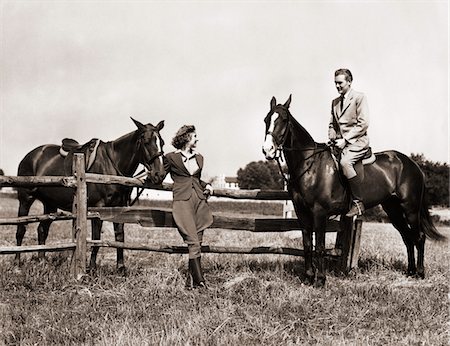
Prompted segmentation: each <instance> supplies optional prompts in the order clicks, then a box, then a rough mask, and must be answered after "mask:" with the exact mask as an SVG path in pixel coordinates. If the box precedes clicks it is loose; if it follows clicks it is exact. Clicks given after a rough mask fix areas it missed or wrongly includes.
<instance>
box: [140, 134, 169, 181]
mask: <svg viewBox="0 0 450 346" xmlns="http://www.w3.org/2000/svg"><path fill="white" fill-rule="evenodd" d="M155 132H156V135H157V136H158V139H159V142H160V143H161V145H160V150H159V151H158V152H156V153H155V154H153V155H149V152H148V150H147V146H146V145H145V143H144V134H145V132H144V133H142V134H141V135H140V137H139V139H138V141H137V143H136V146H137V151H138V152H139V153H140V157H139V162H140V163H142V164H143V165H144V166H146V168H147V169H148V170H149V171H150V172H151V167H150V165H151V164H152V163H153V162H154V161H155V160H156V159H157V158H158V157H160V156H163V155H164V151H163V150H162V143H163V140H162V138H161V136H160V134H159V132H157V131H155ZM147 156H150V159H149V160H147V161H146V162H145V163H144V161H145V158H146V157H147ZM147 166H148V167H147Z"/></svg>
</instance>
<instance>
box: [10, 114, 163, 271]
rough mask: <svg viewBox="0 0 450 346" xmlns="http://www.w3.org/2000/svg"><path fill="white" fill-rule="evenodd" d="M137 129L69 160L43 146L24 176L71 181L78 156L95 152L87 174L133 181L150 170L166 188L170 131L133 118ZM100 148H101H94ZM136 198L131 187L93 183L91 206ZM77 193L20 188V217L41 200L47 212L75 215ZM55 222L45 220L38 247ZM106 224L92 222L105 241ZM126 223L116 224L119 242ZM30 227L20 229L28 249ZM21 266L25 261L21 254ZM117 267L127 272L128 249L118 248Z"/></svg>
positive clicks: (29, 159) (27, 160)
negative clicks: (138, 173)
mask: <svg viewBox="0 0 450 346" xmlns="http://www.w3.org/2000/svg"><path fill="white" fill-rule="evenodd" d="M132 120H133V121H134V123H135V124H136V126H137V130H135V131H133V132H131V133H128V134H126V135H123V136H122V137H120V138H118V139H116V140H114V141H111V142H107V143H105V142H101V141H91V142H89V143H87V144H85V145H84V146H79V147H78V148H74V149H72V150H71V151H70V152H69V155H68V156H67V157H63V156H62V155H61V153H60V148H61V147H60V146H59V145H54V144H47V145H42V146H40V147H38V148H36V149H34V150H33V151H31V152H30V153H28V154H27V155H26V156H25V157H24V158H23V160H22V161H21V162H20V164H19V169H18V175H19V176H68V175H70V174H71V173H72V157H73V153H74V152H84V153H86V154H89V153H90V158H89V160H88V163H87V165H86V166H87V167H86V170H87V172H90V173H98V174H108V175H118V176H125V177H131V176H132V175H133V173H134V172H135V171H136V169H137V167H138V165H139V164H142V165H144V167H145V168H146V170H147V173H148V178H149V180H150V182H151V183H153V184H160V183H161V182H162V180H163V179H164V176H165V172H164V164H163V161H162V155H163V150H162V147H163V141H162V138H161V136H160V134H159V131H160V130H161V129H162V128H163V127H164V121H161V122H160V123H159V124H158V125H156V126H153V125H152V124H147V125H143V124H141V123H140V122H139V121H136V120H134V119H133V118H132ZM92 147H95V149H92ZM130 194H131V188H130V187H126V186H123V185H117V184H114V185H106V184H88V192H87V195H88V206H89V207H116V206H126V205H127V204H128V201H129V197H130ZM73 195H74V194H73V189H71V188H66V187H36V188H19V189H18V198H19V213H18V214H19V216H25V215H28V212H29V210H30V207H31V205H32V204H33V202H34V201H35V200H36V199H38V200H40V201H41V202H42V203H43V205H44V213H45V214H48V213H54V212H56V210H57V209H58V208H60V209H63V210H68V211H70V210H72V203H73ZM51 223H52V220H46V221H42V222H41V223H40V224H39V226H38V242H39V244H45V241H46V239H47V236H48V230H49V227H50V224H51ZM102 223H103V221H101V220H99V219H93V220H92V239H94V240H99V239H100V231H101V227H102ZM123 228H124V227H123V224H119V223H114V234H115V239H116V241H121V242H123V241H124V230H123ZM25 232H26V228H25V225H23V224H20V225H19V226H17V233H16V239H17V245H18V246H20V245H21V244H22V240H23V237H24V235H25ZM97 252H98V247H93V249H92V253H91V260H90V269H95V266H96V258H97ZM16 260H17V261H18V262H20V257H19V256H18V255H16ZM117 268H118V269H119V270H123V269H124V268H125V267H124V261H123V249H117Z"/></svg>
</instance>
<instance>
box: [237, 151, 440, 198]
mask: <svg viewBox="0 0 450 346" xmlns="http://www.w3.org/2000/svg"><path fill="white" fill-rule="evenodd" d="M410 158H411V159H412V160H414V161H415V162H416V163H417V164H418V165H419V167H420V168H421V169H422V172H423V173H424V174H425V182H426V186H427V196H426V198H427V200H428V203H429V205H433V206H444V207H448V206H449V167H448V165H447V163H440V162H433V161H430V160H427V159H426V158H425V156H424V155H423V154H411V155H410ZM282 170H283V173H284V174H286V173H287V168H286V165H282ZM237 180H238V183H239V187H240V188H241V189H249V190H252V189H261V190H282V189H283V188H284V179H283V176H282V175H281V173H280V167H279V166H278V164H277V163H276V162H275V161H262V160H260V161H253V162H250V163H249V164H247V165H246V166H245V167H244V168H240V169H239V170H238V171H237Z"/></svg>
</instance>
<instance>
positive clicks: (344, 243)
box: [0, 154, 362, 278]
mask: <svg viewBox="0 0 450 346" xmlns="http://www.w3.org/2000/svg"><path fill="white" fill-rule="evenodd" d="M73 167H74V175H73V176H69V177H23V176H21V177H7V176H0V186H16V187H17V186H65V187H70V188H73V189H74V191H75V192H74V193H75V198H74V204H73V211H72V213H69V212H58V213H55V214H49V215H38V216H23V217H17V218H7V219H4V218H0V225H15V224H19V223H22V224H28V223H32V222H40V221H43V220H47V219H52V220H73V228H72V230H73V231H72V241H71V242H70V243H66V244H53V245H34V246H10V247H0V254H14V253H25V252H35V251H45V252H47V251H48V252H50V251H65V250H71V251H73V256H72V273H73V276H74V277H75V278H80V277H81V276H82V275H84V274H85V273H86V260H87V249H88V247H90V246H93V245H95V246H100V247H113V248H123V249H128V250H145V251H156V252H165V253H169V254H172V253H187V252H188V251H187V247H186V246H169V245H160V246H149V245H146V244H133V243H127V242H125V243H121V242H115V241H107V240H98V241H93V240H87V220H88V219H92V218H99V219H101V220H104V221H112V222H119V223H138V224H141V225H142V226H147V227H176V226H175V223H174V221H173V217H172V213H171V210H170V209H167V208H166V209H165V208H144V207H110V208H89V209H88V208H87V183H98V184H122V185H126V186H131V187H145V185H144V184H143V182H142V181H141V180H139V179H135V178H126V177H119V176H112V175H99V174H92V173H86V172H85V165H84V157H83V154H75V155H74V164H73ZM163 189H165V190H170V186H165V187H163ZM214 195H215V196H216V197H226V198H232V199H247V200H248V199H250V200H266V201H267V200H287V199H289V195H288V193H287V191H260V190H229V189H216V190H215V191H214ZM361 227H362V221H361V220H359V219H356V220H352V219H349V218H345V219H344V220H342V221H337V220H329V221H328V223H327V232H337V236H336V243H335V247H334V248H332V249H327V251H326V253H327V255H328V256H330V257H332V258H334V259H335V260H336V261H337V265H338V266H339V268H340V269H341V270H342V271H349V270H351V269H352V268H354V267H355V266H356V265H357V262H358V256H359V244H360V237H361ZM211 228H218V229H229V230H245V231H251V232H286V231H291V230H301V229H300V226H299V224H298V220H297V219H274V218H267V219H255V218H250V217H244V216H236V217H223V216H220V215H214V222H213V225H212V226H211ZM202 252H205V253H206V252H210V253H233V254H284V255H293V256H303V254H304V253H303V250H302V249H297V248H287V247H273V246H267V247H266V246H260V247H223V246H213V245H204V246H202Z"/></svg>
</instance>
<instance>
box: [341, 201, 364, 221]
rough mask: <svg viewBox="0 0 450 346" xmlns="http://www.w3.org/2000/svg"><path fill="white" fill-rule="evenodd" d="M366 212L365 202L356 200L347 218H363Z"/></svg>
mask: <svg viewBox="0 0 450 346" xmlns="http://www.w3.org/2000/svg"><path fill="white" fill-rule="evenodd" d="M364 210H365V208H364V204H363V202H361V201H358V200H355V201H353V203H352V208H351V209H350V210H349V212H348V213H347V214H346V215H345V216H347V217H353V216H361V215H362V214H364Z"/></svg>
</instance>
